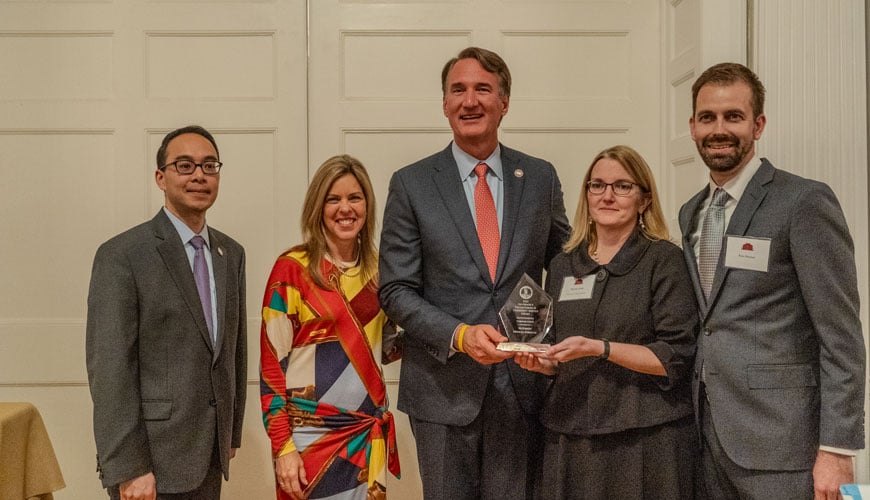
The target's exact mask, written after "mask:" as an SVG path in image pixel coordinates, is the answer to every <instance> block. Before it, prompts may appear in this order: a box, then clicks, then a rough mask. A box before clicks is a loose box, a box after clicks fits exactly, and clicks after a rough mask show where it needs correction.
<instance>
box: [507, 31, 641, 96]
mask: <svg viewBox="0 0 870 500" xmlns="http://www.w3.org/2000/svg"><path fill="white" fill-rule="evenodd" d="M630 49H631V43H630V38H629V34H628V33H627V32H572V33H559V32H556V33H553V32H539V33H526V34H513V35H509V36H506V37H505V38H504V50H503V57H505V59H506V60H508V61H510V68H511V74H512V75H515V76H514V84H513V86H512V89H511V96H512V97H513V98H517V99H523V98H538V99H540V98H541V97H543V96H546V99H548V100H573V99H578V98H580V99H583V98H599V99H601V98H604V99H609V98H623V99H624V98H627V97H629V95H630V90H631V87H630V82H629V78H630V76H631V73H632V71H631V70H632V68H631V67H630V66H629V63H630V62H631V53H630ZM544 55H546V57H543V56H544ZM554 61H562V63H561V64H554Z"/></svg>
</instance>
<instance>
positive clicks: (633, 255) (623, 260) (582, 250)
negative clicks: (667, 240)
mask: <svg viewBox="0 0 870 500" xmlns="http://www.w3.org/2000/svg"><path fill="white" fill-rule="evenodd" d="M651 244H652V240H650V239H649V238H647V237H646V236H644V235H642V234H641V232H640V231H638V230H637V229H635V230H634V231H633V232H632V233H631V235H630V236H629V237H628V239H627V240H625V243H623V244H622V248H620V249H619V251H618V252H616V255H614V256H613V259H611V261H610V262H608V263H607V264H604V265H603V266H602V265H600V264H599V263H597V262H595V261H594V260H592V257H590V256H589V242H586V241H584V242H583V243H581V244H580V245H578V246H577V248H576V249H574V251H573V252H571V256H570V258H571V268H572V270H573V272H574V275H575V276H577V277H583V276H586V275H588V274H591V273H592V272H594V271H595V270H596V269H598V268H599V267H603V268H604V269H607V271H608V272H609V273H610V274H613V275H615V276H623V275H625V274H628V272H629V271H631V270H632V269H634V266H636V265H637V263H638V262H640V259H641V257H643V254H644V253H646V249H647V248H649V246H650V245H651Z"/></svg>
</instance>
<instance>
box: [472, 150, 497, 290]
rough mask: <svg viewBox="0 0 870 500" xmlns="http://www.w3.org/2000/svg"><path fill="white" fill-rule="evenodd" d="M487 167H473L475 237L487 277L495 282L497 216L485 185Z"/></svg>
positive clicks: (482, 164)
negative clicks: (487, 273)
mask: <svg viewBox="0 0 870 500" xmlns="http://www.w3.org/2000/svg"><path fill="white" fill-rule="evenodd" d="M488 169H489V166H488V165H487V164H486V163H478V164H477V166H476V167H474V173H475V174H476V175H477V185H476V186H474V212H475V215H476V217H477V237H478V238H479V239H480V247H481V248H482V249H483V256H484V257H485V258H486V265H487V266H488V267H489V277H490V278H491V279H492V281H493V282H495V269H496V267H497V266H498V245H499V234H498V215H497V214H496V211H495V200H493V199H492V192H490V190H489V184H487V183H486V171H487V170H488Z"/></svg>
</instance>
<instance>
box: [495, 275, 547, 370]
mask: <svg viewBox="0 0 870 500" xmlns="http://www.w3.org/2000/svg"><path fill="white" fill-rule="evenodd" d="M498 316H499V319H500V320H501V324H502V328H504V333H505V335H507V337H508V339H509V342H502V343H501V344H499V345H498V346H497V347H496V348H497V349H498V350H500V351H511V352H538V353H542V352H546V351H547V345H546V344H543V343H542V341H543V340H544V337H546V336H547V334H548V333H550V328H552V326H553V298H552V297H550V295H549V294H547V292H545V291H544V289H543V288H541V287H540V285H538V284H537V283H535V280H533V279H532V278H530V277H529V275H528V274H523V277H522V278H520V281H519V282H518V283H517V284H516V286H515V287H514V289H513V291H512V292H511V295H510V297H508V300H507V302H506V303H505V305H504V307H502V308H501V310H500V311H499V312H498Z"/></svg>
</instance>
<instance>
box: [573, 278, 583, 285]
mask: <svg viewBox="0 0 870 500" xmlns="http://www.w3.org/2000/svg"><path fill="white" fill-rule="evenodd" d="M574 284H575V285H582V284H583V278H577V279H575V280H574Z"/></svg>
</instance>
